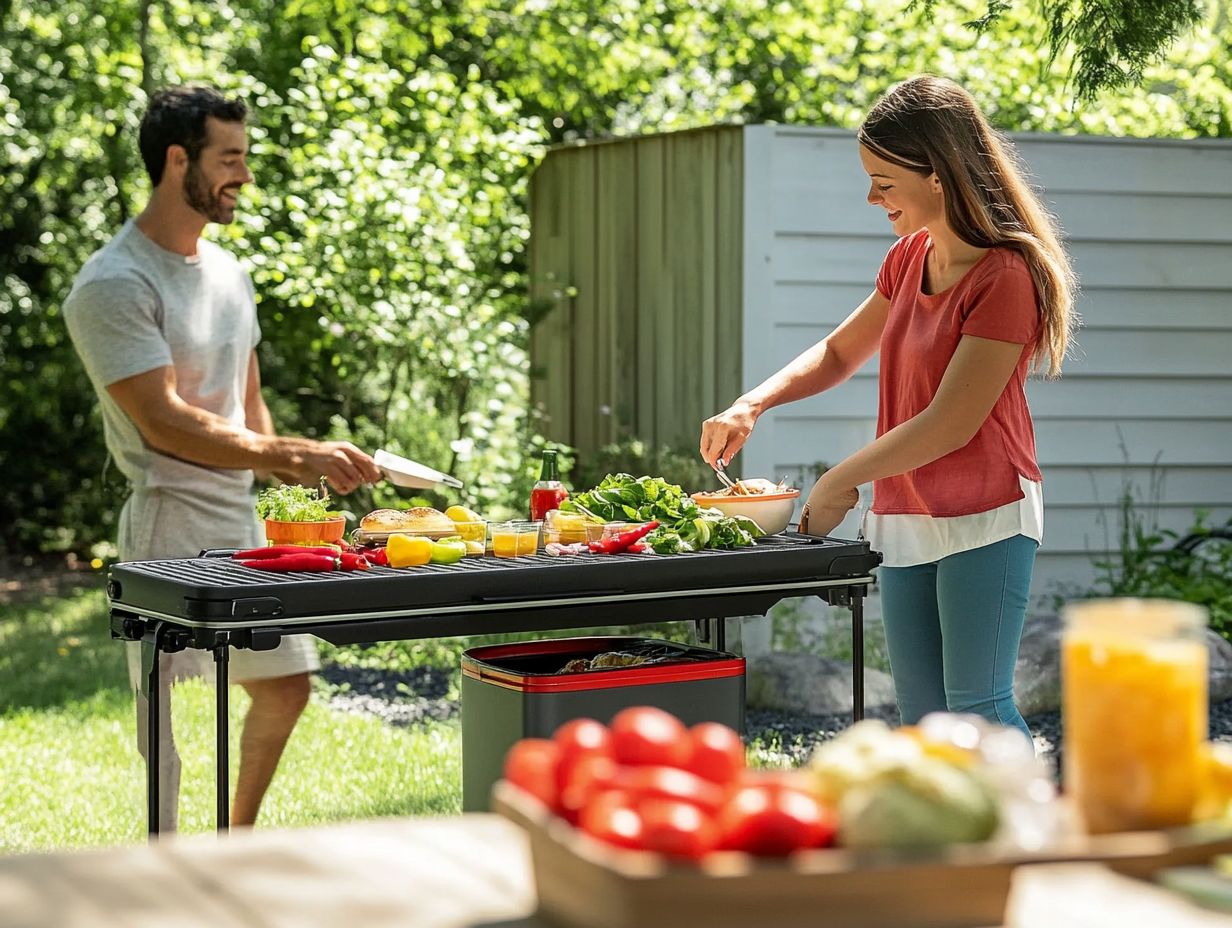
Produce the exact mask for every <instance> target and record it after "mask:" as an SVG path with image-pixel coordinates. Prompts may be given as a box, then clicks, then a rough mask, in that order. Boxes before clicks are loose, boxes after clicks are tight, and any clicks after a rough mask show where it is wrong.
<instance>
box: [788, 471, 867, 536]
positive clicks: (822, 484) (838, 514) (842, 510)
mask: <svg viewBox="0 0 1232 928" xmlns="http://www.w3.org/2000/svg"><path fill="white" fill-rule="evenodd" d="M831 483H832V481H828V480H826V475H825V474H822V475H821V476H820V477H818V478H817V482H816V483H815V484H813V489H812V490H811V491H810V492H809V495H808V499H807V500H806V501H805V503H804V512H803V513H801V515H800V532H801V534H804V535H819V536H820V535H829V534H830V533H831V532H832V531H834V529H835V528H836V527H837V526H838V524H839V523H840V522H842V521H843V519H845V518H846V517H847V513H849V512H850V511H851V510H852V509H854V508H855V507H856V506H857V505H859V502H860V491H859V490H857V489H856V488H855V487H840V488H836V487H833V486H832V485H831Z"/></svg>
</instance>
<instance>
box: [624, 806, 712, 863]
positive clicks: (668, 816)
mask: <svg viewBox="0 0 1232 928" xmlns="http://www.w3.org/2000/svg"><path fill="white" fill-rule="evenodd" d="M637 811H638V812H639V813H641V816H642V847H644V848H646V849H647V850H650V851H658V852H659V853H660V854H670V855H671V856H673V857H688V858H690V859H692V860H696V859H697V858H698V857H701V856H702V855H703V854H705V853H707V852H709V851H711V850H713V849H714V847H715V845H717V844H718V841H719V830H718V828H717V826H716V825H715V823H714V820H713V819H712V818H711V817H710V816H709V815H707V814H706V813H705V812H703V811H702V810H701V809H699V808H698V807H697V806H695V805H693V804H692V803H689V802H677V801H676V800H674V799H646V800H644V801H642V802H640V803H638V806H637Z"/></svg>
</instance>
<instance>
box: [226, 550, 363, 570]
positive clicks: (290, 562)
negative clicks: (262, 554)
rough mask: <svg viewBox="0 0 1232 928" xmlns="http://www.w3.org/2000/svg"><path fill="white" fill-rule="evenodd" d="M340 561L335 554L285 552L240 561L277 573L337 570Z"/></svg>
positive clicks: (249, 565) (248, 565) (258, 568)
mask: <svg viewBox="0 0 1232 928" xmlns="http://www.w3.org/2000/svg"><path fill="white" fill-rule="evenodd" d="M340 563H341V562H340V561H339V559H338V558H337V556H335V555H333V554H284V555H282V556H281V557H271V558H256V559H253V560H248V561H240V564H241V565H242V566H244V567H252V568H255V569H256V570H272V571H275V572H276V573H290V572H291V571H297V570H303V571H310V572H316V573H323V572H325V571H328V570H337V569H338V568H339V565H340Z"/></svg>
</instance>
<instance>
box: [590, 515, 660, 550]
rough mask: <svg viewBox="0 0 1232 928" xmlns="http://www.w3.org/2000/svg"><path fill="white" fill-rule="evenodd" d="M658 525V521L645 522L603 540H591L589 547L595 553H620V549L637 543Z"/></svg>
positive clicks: (626, 548) (625, 548)
mask: <svg viewBox="0 0 1232 928" xmlns="http://www.w3.org/2000/svg"><path fill="white" fill-rule="evenodd" d="M658 527H659V523H658V522H647V523H646V524H645V525H639V526H638V527H637V528H631V529H629V530H628V531H627V532H621V533H620V534H619V535H613V536H612V537H611V538H605V539H604V540H603V541H592V542H591V543H590V545H589V547H590V550H591V551H592V552H594V553H595V554H620V553H621V552H622V551H626V550H628V549H629V548H630V547H632V546H633V545H635V544H637V543H638V542H639V541H641V540H642V539H643V538H645V537H646V536H647V535H649V534H650V533H651V532H653V531H654V530H655V529H656V528H658Z"/></svg>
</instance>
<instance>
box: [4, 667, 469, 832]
mask: <svg viewBox="0 0 1232 928" xmlns="http://www.w3.org/2000/svg"><path fill="white" fill-rule="evenodd" d="M232 693H233V699H232V719H233V723H232V727H231V778H232V779H231V784H232V788H234V784H235V775H236V771H237V770H238V763H239V757H238V752H239V734H240V726H239V721H240V720H241V719H242V717H243V713H244V711H245V710H246V709H247V704H248V700H247V697H246V696H245V695H244V693H243V691H242V690H240V689H239V688H233V689H232ZM172 711H173V714H174V718H175V720H176V723H175V724H176V730H177V740H178V742H179V745H180V754H181V757H182V759H183V780H182V790H181V796H180V830H181V831H182V832H185V833H193V832H204V831H209V830H211V829H212V828H213V827H214V691H213V688H212V687H211V686H209V685H208V684H207V683H206V682H205V681H201V680H190V681H187V682H185V683H181V684H179V685H178V686H176V687H175V689H174V692H173V699H172ZM134 724H135V722H134V720H133V703H132V697H131V696H130V695H129V694H128V693H127V692H125V693H124V694H123V695H122V696H117V695H115V694H114V693H100V694H99V695H97V696H96V697H94V698H92V699H90V700H83V701H79V702H72V703H67V704H65V705H63V706H59V707H56V708H54V709H22V710H18V711H16V712H10V713H8V714H6V715H5V716H3V717H0V744H2V745H3V746H4V749H3V750H2V751H0V783H3V784H4V789H3V790H2V791H0V850H4V851H28V850H36V849H38V850H50V849H60V848H68V847H85V846H95V845H112V844H126V843H132V842H136V841H140V840H142V839H143V838H144V834H145V767H144V765H143V764H142V763H141V759H140V757H139V756H138V754H137V749H136V744H135V739H134V736H133V726H134ZM460 741H461V739H460V736H459V731H458V728H457V725H456V724H431V725H427V726H424V727H417V728H415V729H410V730H407V729H397V728H391V727H390V726H387V725H385V724H384V723H383V722H381V721H380V720H378V719H373V718H369V717H361V716H352V715H343V714H340V713H335V712H331V711H330V710H329V709H327V708H325V707H324V706H322V705H319V704H317V703H312V704H310V705H309V706H308V709H307V710H306V711H305V713H304V716H303V718H302V719H301V721H300V724H299V725H298V726H297V728H296V730H295V733H294V734H293V735H292V737H291V741H290V743H289V744H288V745H287V751H286V754H285V755H284V757H283V762H282V764H281V766H280V767H279V770H278V774H277V776H276V777H275V778H274V782H273V784H272V785H271V787H270V791H269V794H268V795H267V796H266V800H265V804H264V805H263V807H262V810H261V817H260V821H259V823H258V824H259V826H261V827H269V826H277V827H290V826H299V825H310V824H317V823H324V822H334V821H344V820H351V819H361V818H371V817H373V816H381V815H428V814H437V813H450V812H456V811H458V809H459V808H460V806H461V749H460Z"/></svg>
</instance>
